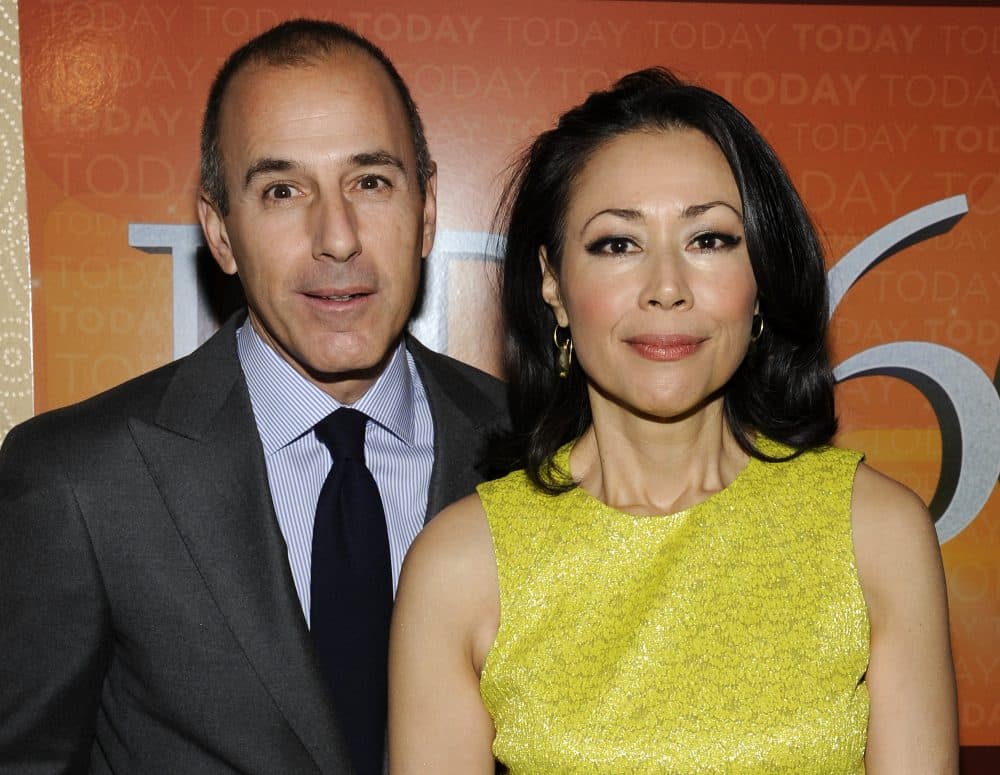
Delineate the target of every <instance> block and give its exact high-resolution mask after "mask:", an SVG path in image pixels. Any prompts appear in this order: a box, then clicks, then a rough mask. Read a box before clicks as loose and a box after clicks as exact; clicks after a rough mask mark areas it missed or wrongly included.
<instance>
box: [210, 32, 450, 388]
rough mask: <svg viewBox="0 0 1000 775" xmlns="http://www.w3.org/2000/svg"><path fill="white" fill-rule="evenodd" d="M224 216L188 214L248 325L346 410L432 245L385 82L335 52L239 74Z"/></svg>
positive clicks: (404, 311)
mask: <svg viewBox="0 0 1000 775" xmlns="http://www.w3.org/2000/svg"><path fill="white" fill-rule="evenodd" d="M219 144H220V147H221V149H222V157H223V164H224V175H225V184H226V190H227V192H228V195H229V203H230V208H229V213H228V215H226V216H224V217H223V216H221V215H220V214H219V212H218V211H217V210H216V209H215V208H214V207H213V206H212V204H211V203H210V202H208V200H207V199H206V198H205V197H204V196H203V197H202V198H201V199H200V201H199V215H200V217H201V221H202V226H203V228H204V230H205V235H206V239H207V240H208V243H209V246H210V247H211V249H212V253H213V255H214V256H215V258H216V260H217V261H218V263H219V265H220V266H221V267H222V269H223V271H225V272H227V273H229V274H233V273H237V272H238V273H239V277H240V281H241V282H242V284H243V289H244V291H245V293H246V297H247V303H248V307H249V312H250V321H251V323H252V325H253V326H254V328H255V329H256V330H257V332H258V333H259V334H260V335H261V337H263V339H264V340H265V341H266V342H268V343H269V344H270V345H271V347H273V348H274V349H275V350H276V351H277V352H278V353H279V354H280V355H281V356H282V357H283V358H285V360H287V361H288V362H289V363H290V364H291V365H292V366H293V367H294V368H295V369H297V370H298V371H299V372H300V373H302V374H303V375H305V376H306V377H307V378H309V379H310V380H312V381H313V382H314V383H316V384H317V385H319V386H320V387H321V388H323V389H324V390H326V391H327V392H328V393H329V394H330V395H332V396H334V397H335V398H337V399H338V400H339V401H341V402H344V403H353V402H354V401H356V400H357V399H358V398H360V397H361V396H362V395H363V394H364V392H365V391H366V390H367V389H368V388H369V387H370V386H371V384H372V382H374V380H375V379H376V378H377V377H378V375H379V374H380V373H381V370H382V368H383V367H384V365H385V363H386V362H387V360H388V355H389V353H390V352H391V351H392V349H393V347H394V346H395V344H396V343H397V341H398V338H399V335H400V333H401V331H402V330H403V327H404V326H405V325H406V322H407V319H408V318H409V315H410V311H411V309H412V307H413V303H414V299H415V297H416V293H417V287H418V284H419V279H420V269H421V261H422V259H423V258H424V257H426V256H427V254H428V253H429V252H430V250H431V246H432V244H433V242H434V222H435V183H436V181H435V179H434V178H432V179H431V180H430V181H429V182H428V185H427V192H426V196H422V195H421V193H420V185H419V181H418V178H417V167H416V160H415V155H414V148H413V141H412V139H411V135H410V131H409V123H408V121H407V117H406V113H405V110H404V108H403V105H402V102H401V101H400V99H399V96H398V95H397V94H396V91H395V89H394V88H393V85H392V82H391V81H390V79H389V76H388V75H386V73H385V72H384V71H383V70H382V68H381V67H380V66H379V65H378V64H377V63H376V62H375V60H373V59H371V58H370V57H368V56H367V55H365V54H363V53H361V52H358V51H354V50H349V49H348V50H345V51H341V52H338V53H336V54H334V55H333V56H331V57H329V58H327V59H324V60H322V61H321V62H319V63H317V64H314V65H308V66H295V67H273V66H267V65H250V66H249V67H247V68H245V69H244V70H242V71H240V72H239V73H237V74H236V75H235V76H234V78H233V80H232V82H231V83H230V85H229V89H228V91H227V93H226V96H225V99H224V101H223V105H222V111H221V117H220V129H219Z"/></svg>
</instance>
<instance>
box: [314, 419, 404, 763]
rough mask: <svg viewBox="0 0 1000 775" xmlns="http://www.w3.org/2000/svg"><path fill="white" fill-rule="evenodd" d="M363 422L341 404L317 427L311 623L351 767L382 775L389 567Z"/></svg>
mask: <svg viewBox="0 0 1000 775" xmlns="http://www.w3.org/2000/svg"><path fill="white" fill-rule="evenodd" d="M367 422H368V416H367V415H365V414H363V413H362V412H359V411H357V410H356V409H348V408H346V407H345V408H341V409H338V410H337V411H335V412H333V413H331V414H330V415H328V416H327V417H325V418H324V419H323V420H321V421H320V422H318V423H317V424H316V429H315V430H316V437H317V438H318V439H319V440H320V441H321V442H323V444H325V445H326V446H327V448H328V449H329V450H330V452H331V453H332V455H333V468H332V469H331V470H330V474H329V475H328V476H327V478H326V481H325V482H324V483H323V489H322V490H320V494H319V502H318V503H317V504H316V522H315V524H314V527H313V543H312V604H311V606H310V611H309V620H310V628H311V630H312V636H313V640H314V642H315V644H316V648H317V650H318V652H319V656H320V662H321V664H322V667H323V672H324V674H325V676H326V680H327V684H328V685H329V687H330V692H331V695H332V697H333V703H334V708H336V710H337V715H338V716H339V718H340V721H341V724H342V726H343V729H344V731H345V733H346V737H347V742H348V745H349V746H350V749H351V758H352V760H353V762H354V765H355V768H356V769H357V771H358V773H359V775H369V774H371V775H380V774H381V772H382V762H383V758H384V756H385V725H386V705H387V700H388V697H387V676H386V670H387V664H386V663H387V660H388V650H389V617H390V614H391V612H392V570H391V567H390V564H389V537H388V533H387V532H386V526H385V512H384V510H383V508H382V499H381V497H379V493H378V487H377V486H376V484H375V479H374V478H373V477H372V474H371V471H369V470H368V467H367V466H366V465H365V451H364V440H365V425H366V424H367Z"/></svg>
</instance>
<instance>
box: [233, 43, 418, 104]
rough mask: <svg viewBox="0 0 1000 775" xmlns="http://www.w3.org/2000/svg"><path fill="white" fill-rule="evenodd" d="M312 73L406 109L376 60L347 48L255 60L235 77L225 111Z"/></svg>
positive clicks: (348, 46)
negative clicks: (265, 88)
mask: <svg viewBox="0 0 1000 775" xmlns="http://www.w3.org/2000/svg"><path fill="white" fill-rule="evenodd" d="M313 73H322V74H323V76H324V77H325V78H330V79H332V80H333V81H334V82H336V83H337V84H338V87H339V88H341V89H344V90H350V91H362V92H363V93H365V94H367V95H369V96H370V98H371V99H372V100H379V99H380V98H383V99H384V98H386V97H388V98H389V99H390V100H391V101H392V102H394V103H396V105H398V107H399V108H400V109H402V110H405V107H404V105H403V100H402V97H401V96H400V94H399V92H398V90H397V88H396V86H395V84H394V83H393V81H392V78H391V76H390V75H389V73H388V72H387V71H386V69H385V67H384V66H383V65H382V63H381V62H379V61H378V60H377V59H375V58H374V57H372V56H371V55H370V54H368V53H367V52H366V51H363V50H361V49H358V48H356V47H354V46H350V45H345V46H342V47H340V48H337V49H334V50H332V51H329V52H323V53H318V54H316V55H311V56H308V57H296V58H294V59H292V60H290V61H279V62H272V61H268V60H262V59H261V60H252V61H250V62H248V63H246V64H245V65H244V66H243V67H242V68H240V69H239V70H238V71H237V72H236V73H235V74H234V75H233V78H232V81H231V82H230V85H229V88H228V89H227V90H226V93H225V94H224V95H223V102H222V110H223V112H225V109H226V107H227V106H231V105H232V103H234V102H236V101H238V100H239V97H240V96H245V95H246V94H247V93H252V92H254V91H255V90H258V89H260V88H262V87H263V86H264V85H265V84H267V85H270V84H273V83H276V82H278V83H280V82H282V81H284V82H287V83H294V82H295V81H296V80H297V79H299V78H301V77H303V76H305V77H308V76H309V75H310V74H313Z"/></svg>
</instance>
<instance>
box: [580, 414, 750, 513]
mask: <svg viewBox="0 0 1000 775" xmlns="http://www.w3.org/2000/svg"><path fill="white" fill-rule="evenodd" d="M594 409H595V412H594V420H593V424H592V425H591V427H590V428H589V429H588V430H587V431H586V432H585V433H584V435H583V436H582V437H581V438H580V440H579V441H578V442H577V444H576V445H575V446H574V448H573V454H572V456H571V459H570V466H571V469H572V472H573V476H574V478H576V479H577V480H578V481H579V482H580V486H581V487H582V488H583V489H584V490H586V491H587V492H588V493H590V494H591V495H593V496H594V497H595V498H597V499H598V500H600V501H602V502H604V503H606V504H607V505H609V506H611V507H612V508H615V509H618V510H620V511H625V512H628V513H632V514H640V515H653V514H672V513H675V512H678V511H681V510H683V509H686V508H689V507H691V506H693V505H695V504H697V503H700V502H701V501H703V500H705V499H706V498H708V497H709V496H711V495H713V494H714V493H717V492H719V491H720V490H722V489H724V488H725V487H727V486H728V485H729V484H730V483H731V482H732V481H733V480H734V479H735V478H736V477H737V476H738V475H739V473H740V471H742V470H743V468H744V467H745V466H746V464H747V459H748V456H747V454H746V453H745V452H744V451H743V450H742V449H740V447H739V445H738V444H737V443H736V440H735V438H734V437H733V435H732V433H731V432H730V430H729V427H728V425H727V423H726V421H725V418H724V416H723V412H722V399H721V397H720V398H718V399H717V400H715V401H712V402H710V403H709V404H707V405H705V406H703V407H701V408H699V409H698V410H697V411H695V412H692V413H691V414H689V415H686V416H684V417H683V418H678V419H672V420H660V419H655V418H646V417H641V416H637V415H636V414H635V413H633V412H630V411H629V410H628V409H626V408H624V407H614V408H610V409H609V408H608V407H603V408H598V407H594Z"/></svg>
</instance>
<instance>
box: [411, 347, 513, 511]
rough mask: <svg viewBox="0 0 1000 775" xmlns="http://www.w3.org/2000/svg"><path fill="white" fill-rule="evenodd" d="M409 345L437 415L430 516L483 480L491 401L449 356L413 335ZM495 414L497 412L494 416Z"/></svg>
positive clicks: (428, 506)
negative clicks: (430, 347) (458, 368)
mask: <svg viewBox="0 0 1000 775" xmlns="http://www.w3.org/2000/svg"><path fill="white" fill-rule="evenodd" d="M406 346H407V349H408V350H409V351H410V352H411V353H412V354H413V360H414V362H415V363H416V365H417V369H418V371H419V372H420V378H421V380H422V381H423V383H424V390H425V391H426V393H427V401H428V403H429V404H430V408H431V416H432V417H433V418H434V468H433V470H432V471H431V483H430V488H429V489H430V491H429V493H428V496H427V520H430V519H431V518H432V517H434V516H435V515H436V514H437V513H438V512H439V511H441V509H443V508H444V507H445V506H447V505H449V504H451V503H454V502H455V501H456V500H458V499H459V498H461V497H463V496H465V495H468V494H469V493H471V492H472V491H473V490H474V489H475V486H476V485H477V484H479V483H480V482H481V481H482V480H483V474H482V472H481V471H480V467H481V466H482V464H483V459H484V455H485V445H486V438H487V433H488V432H489V431H490V430H491V428H490V426H489V423H485V422H484V418H485V419H489V415H488V412H487V408H488V407H489V406H491V405H492V402H491V401H490V400H488V399H486V398H485V397H484V396H483V395H482V391H480V390H479V388H477V387H476V386H475V385H473V384H472V383H471V382H469V380H468V379H466V378H465V377H464V376H463V375H462V373H461V372H459V371H458V370H457V369H455V368H454V366H452V365H451V363H450V362H449V361H447V360H446V359H444V358H442V357H441V356H440V355H438V354H437V353H434V352H432V351H431V350H428V349H427V348H426V347H424V346H423V345H422V344H421V343H420V342H418V341H417V340H416V339H414V338H413V337H412V336H409V337H407V343H406ZM494 419H495V418H494Z"/></svg>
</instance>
